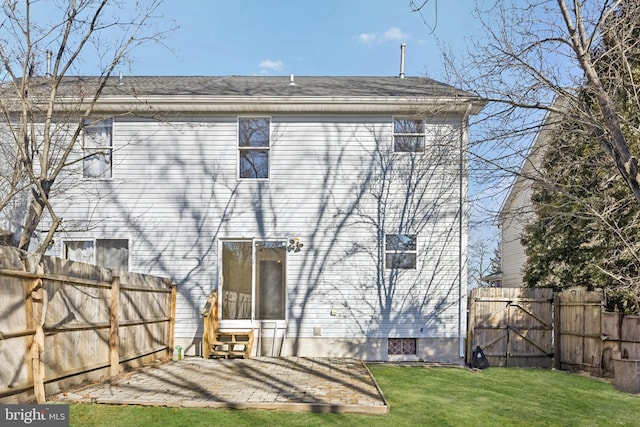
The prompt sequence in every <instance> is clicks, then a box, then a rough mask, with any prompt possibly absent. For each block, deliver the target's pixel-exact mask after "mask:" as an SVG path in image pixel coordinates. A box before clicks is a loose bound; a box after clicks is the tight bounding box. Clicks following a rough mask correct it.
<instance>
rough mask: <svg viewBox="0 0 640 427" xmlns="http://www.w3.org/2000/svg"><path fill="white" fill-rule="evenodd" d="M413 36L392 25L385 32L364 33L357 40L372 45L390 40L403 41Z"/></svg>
mask: <svg viewBox="0 0 640 427" xmlns="http://www.w3.org/2000/svg"><path fill="white" fill-rule="evenodd" d="M410 38H411V36H409V35H408V34H406V33H404V32H403V31H402V30H401V29H400V28H398V27H391V28H389V29H388V30H386V31H385V32H383V33H362V34H360V35H359V36H357V37H356V40H358V42H360V43H362V44H366V45H372V44H380V43H385V42H390V41H398V42H403V41H406V40H407V39H410Z"/></svg>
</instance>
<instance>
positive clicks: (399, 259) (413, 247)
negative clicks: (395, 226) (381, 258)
mask: <svg viewBox="0 0 640 427" xmlns="http://www.w3.org/2000/svg"><path fill="white" fill-rule="evenodd" d="M384 249H385V268H387V269H392V268H401V269H415V268H416V266H417V255H418V245H417V236H416V235H415V234H386V235H385V248H384Z"/></svg>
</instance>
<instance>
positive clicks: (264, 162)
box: [238, 117, 271, 179]
mask: <svg viewBox="0 0 640 427" xmlns="http://www.w3.org/2000/svg"><path fill="white" fill-rule="evenodd" d="M270 146H271V119H270V118H269V117H239V118H238V177H239V178H240V179H268V178H269V151H270Z"/></svg>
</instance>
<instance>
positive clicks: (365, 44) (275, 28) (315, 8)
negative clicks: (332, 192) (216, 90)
mask: <svg viewBox="0 0 640 427" xmlns="http://www.w3.org/2000/svg"><path fill="white" fill-rule="evenodd" d="M423 1H424V0H416V3H417V4H421V3H422V2H423ZM473 5H474V1H473V0H461V1H450V0H448V1H447V0H429V1H428V2H427V4H426V5H425V7H424V8H423V11H422V16H421V15H420V14H419V13H416V12H413V11H412V10H411V8H410V6H409V0H322V1H320V0H314V1H309V0H295V1H294V0H271V1H259V0H234V1H230V0H225V1H222V0H182V1H179V0H166V1H165V4H164V5H163V6H162V7H161V9H160V13H162V14H163V15H164V17H165V19H166V21H167V22H169V21H175V23H176V24H177V25H179V26H180V28H179V29H177V30H176V31H175V32H173V33H171V34H170V35H169V36H168V38H167V40H166V41H165V43H166V45H167V46H168V47H169V48H170V49H171V50H172V51H173V52H170V51H168V50H167V49H164V48H159V47H155V46H149V45H146V46H145V47H143V48H141V49H139V50H137V51H136V53H135V55H134V58H135V62H134V64H133V65H132V67H131V69H130V70H127V71H126V72H129V73H131V74H135V75H231V74H236V75H289V74H296V75H332V76H335V75H364V76H384V75H397V74H398V73H399V71H400V65H399V64H400V44H401V43H403V42H404V43H406V45H407V50H406V62H405V72H406V74H407V75H408V76H425V75H426V76H428V77H431V78H435V79H437V80H446V76H444V75H443V67H442V59H441V54H440V49H439V44H440V43H444V44H446V45H447V46H449V47H450V48H451V49H452V50H454V51H456V52H462V51H464V49H465V46H466V45H467V44H468V43H467V39H468V38H469V37H473V36H476V35H477V31H478V28H479V24H478V23H477V21H476V20H475V19H474V18H473V17H472V10H473ZM436 12H437V13H436ZM423 18H424V20H423ZM425 22H426V23H425Z"/></svg>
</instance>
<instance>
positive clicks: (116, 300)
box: [109, 271, 120, 378]
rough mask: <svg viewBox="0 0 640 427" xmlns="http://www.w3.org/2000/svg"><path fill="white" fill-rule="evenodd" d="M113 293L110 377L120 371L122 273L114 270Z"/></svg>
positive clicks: (111, 303)
mask: <svg viewBox="0 0 640 427" xmlns="http://www.w3.org/2000/svg"><path fill="white" fill-rule="evenodd" d="M112 275H113V276H112V280H111V294H110V298H109V322H110V329H109V363H110V367H109V377H110V378H113V377H116V376H117V375H118V374H119V373H120V333H119V328H120V274H119V273H118V272H115V271H113V272H112Z"/></svg>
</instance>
